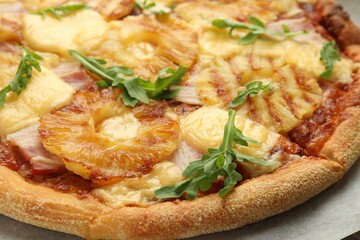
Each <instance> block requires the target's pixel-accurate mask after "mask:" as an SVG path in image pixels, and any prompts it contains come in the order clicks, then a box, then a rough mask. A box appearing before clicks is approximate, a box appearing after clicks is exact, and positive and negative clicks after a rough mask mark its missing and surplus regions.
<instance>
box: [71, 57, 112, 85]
mask: <svg viewBox="0 0 360 240" xmlns="http://www.w3.org/2000/svg"><path fill="white" fill-rule="evenodd" d="M69 53H70V55H71V56H72V57H74V58H75V59H76V60H78V61H79V62H80V63H81V64H82V65H83V66H84V67H85V68H87V69H88V70H89V71H91V72H92V73H94V74H96V75H97V76H99V77H100V78H101V79H102V80H104V81H106V82H107V83H108V84H111V83H112V82H113V81H114V78H112V77H111V76H109V75H107V74H106V73H105V71H104V70H105V68H104V67H103V66H101V65H100V64H99V63H97V62H94V61H92V62H90V61H88V59H86V58H85V57H84V56H83V55H81V54H80V53H78V52H77V51H74V50H69Z"/></svg>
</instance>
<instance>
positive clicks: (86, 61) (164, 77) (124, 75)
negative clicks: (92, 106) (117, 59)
mask: <svg viewBox="0 0 360 240" xmlns="http://www.w3.org/2000/svg"><path fill="white" fill-rule="evenodd" d="M69 54H70V55H71V56H72V57H73V58H75V59H76V60H78V61H79V62H80V63H81V64H82V65H83V66H84V67H85V68H86V69H88V70H89V71H90V72H92V73H93V74H95V75H97V76H98V77H99V78H100V79H101V80H100V81H97V82H96V84H97V86H98V87H100V88H107V87H116V88H121V89H123V93H122V96H121V98H122V100H123V102H124V104H125V105H127V106H131V107H134V106H135V105H136V104H137V103H138V102H139V101H140V102H143V103H145V104H148V103H149V98H151V99H155V100H156V99H169V98H172V97H174V96H175V95H176V94H177V93H178V92H179V91H180V89H172V90H170V89H169V87H170V86H172V85H178V84H179V83H180V82H181V79H182V77H183V76H184V75H185V74H186V71H187V69H186V68H185V67H183V66H179V68H178V69H177V70H175V69H172V68H166V69H163V70H161V71H160V72H159V73H158V77H157V79H156V80H155V82H151V81H149V80H144V79H142V78H140V77H139V76H134V74H135V73H134V71H133V70H131V69H130V68H128V67H124V66H112V67H108V68H106V67H104V64H106V61H104V60H102V59H94V58H89V57H86V56H83V55H82V54H80V53H78V52H77V51H74V50H70V51H69Z"/></svg>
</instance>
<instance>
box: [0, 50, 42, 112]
mask: <svg viewBox="0 0 360 240" xmlns="http://www.w3.org/2000/svg"><path fill="white" fill-rule="evenodd" d="M20 50H21V55H22V58H21V61H20V64H19V66H18V68H17V71H16V74H15V77H14V78H13V79H12V81H11V82H10V84H9V85H8V86H6V87H5V88H3V89H2V90H1V91H0V107H2V106H4V103H5V99H6V95H7V94H8V93H9V92H15V93H16V94H17V95H19V94H20V93H21V92H22V91H23V90H24V89H25V88H26V86H27V84H28V82H29V81H30V79H31V77H32V70H33V68H35V69H36V70H37V71H38V72H41V67H40V63H39V60H42V59H43V58H42V57H41V56H39V55H38V54H36V53H34V52H32V51H29V50H27V49H26V48H25V47H23V46H20Z"/></svg>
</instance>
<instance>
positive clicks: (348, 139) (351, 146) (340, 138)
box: [321, 106, 360, 170]
mask: <svg viewBox="0 0 360 240" xmlns="http://www.w3.org/2000/svg"><path fill="white" fill-rule="evenodd" d="M342 114H343V115H344V116H345V117H346V118H347V120H345V121H343V122H342V123H341V124H340V125H339V126H338V127H337V129H336V130H335V132H334V134H333V135H332V136H331V138H330V139H329V140H328V141H327V142H326V143H325V145H324V147H323V148H322V150H321V153H322V154H324V155H325V156H327V157H328V158H329V159H331V160H335V161H337V162H338V163H340V164H341V165H342V166H344V167H345V169H346V170H348V169H349V168H350V167H351V166H352V165H353V163H354V162H355V161H356V160H357V159H358V158H359V156H360V107H359V106H358V107H351V108H348V109H346V111H345V112H343V113H342Z"/></svg>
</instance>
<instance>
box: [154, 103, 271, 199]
mask: <svg viewBox="0 0 360 240" xmlns="http://www.w3.org/2000/svg"><path fill="white" fill-rule="evenodd" d="M235 115H236V112H235V111H234V110H230V111H229V119H228V122H227V123H226V125H225V129H224V135H223V140H222V142H221V144H220V147H219V148H218V149H213V148H210V149H208V151H209V154H205V155H204V156H203V157H202V159H201V160H197V161H193V162H191V163H190V165H189V166H188V167H187V168H186V169H185V170H184V172H183V176H184V177H187V178H188V179H187V180H185V181H182V182H178V183H176V184H175V185H172V186H167V187H163V188H160V189H158V190H156V191H155V194H156V197H157V198H158V199H164V198H179V197H181V196H182V195H183V194H184V193H187V194H186V198H187V199H194V198H195V197H196V196H197V194H198V192H199V190H201V191H207V190H209V189H210V188H211V186H212V183H213V182H215V181H216V180H217V179H218V177H219V176H223V177H224V187H223V188H222V189H221V190H220V191H219V195H220V196H221V197H224V196H225V195H227V194H228V193H229V192H230V191H231V190H232V188H233V187H234V186H235V185H236V184H237V182H239V181H241V180H242V176H241V175H240V174H239V173H238V172H237V171H236V167H237V164H236V163H235V162H234V161H236V162H252V163H256V164H263V165H273V163H272V162H266V161H264V160H262V159H259V158H256V157H252V156H248V155H246V154H243V153H240V152H238V151H237V150H236V149H234V146H233V145H234V144H235V143H236V144H239V145H241V146H248V144H249V143H248V142H250V143H258V142H257V141H255V140H254V139H252V138H249V137H247V136H245V135H244V134H243V132H242V131H241V130H239V129H237V128H236V126H235Z"/></svg>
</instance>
